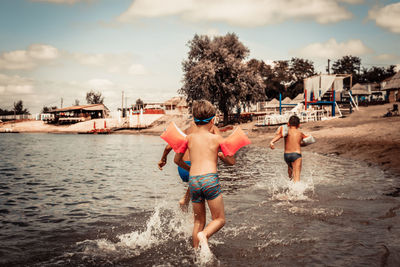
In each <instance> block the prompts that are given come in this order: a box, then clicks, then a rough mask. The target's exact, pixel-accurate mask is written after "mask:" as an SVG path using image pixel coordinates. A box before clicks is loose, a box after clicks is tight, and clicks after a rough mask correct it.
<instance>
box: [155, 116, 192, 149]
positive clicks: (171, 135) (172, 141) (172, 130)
mask: <svg viewBox="0 0 400 267" xmlns="http://www.w3.org/2000/svg"><path fill="white" fill-rule="evenodd" d="M160 137H161V138H162V139H164V141H165V142H167V143H168V144H169V145H170V146H171V147H172V149H173V150H174V151H175V153H185V151H186V149H187V143H188V142H187V139H186V134H185V133H184V132H182V131H181V129H179V128H178V126H176V124H175V123H174V122H171V123H170V124H169V125H168V127H167V129H166V130H165V131H164V132H163V133H162V134H161V136H160Z"/></svg>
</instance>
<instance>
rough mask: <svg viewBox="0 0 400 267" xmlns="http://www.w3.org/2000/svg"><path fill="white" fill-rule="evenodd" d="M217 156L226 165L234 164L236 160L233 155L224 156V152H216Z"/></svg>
mask: <svg viewBox="0 0 400 267" xmlns="http://www.w3.org/2000/svg"><path fill="white" fill-rule="evenodd" d="M218 157H219V158H220V159H221V160H222V161H223V162H225V163H226V164H228V165H235V164H236V160H235V157H234V156H224V153H222V152H218Z"/></svg>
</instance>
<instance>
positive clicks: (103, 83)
mask: <svg viewBox="0 0 400 267" xmlns="http://www.w3.org/2000/svg"><path fill="white" fill-rule="evenodd" d="M86 85H87V86H88V87H90V88H91V89H93V90H101V89H110V88H112V87H113V86H114V83H113V82H112V81H110V80H107V79H91V80H89V81H87V82H86Z"/></svg>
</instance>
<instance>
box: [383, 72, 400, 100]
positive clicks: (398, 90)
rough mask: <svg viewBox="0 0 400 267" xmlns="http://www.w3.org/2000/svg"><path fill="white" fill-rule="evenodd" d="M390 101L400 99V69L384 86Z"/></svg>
mask: <svg viewBox="0 0 400 267" xmlns="http://www.w3.org/2000/svg"><path fill="white" fill-rule="evenodd" d="M383 90H384V91H386V94H387V99H388V100H389V102H391V103H393V102H398V101H400V71H399V72H397V73H396V74H395V75H394V76H393V77H392V78H391V79H390V81H389V82H387V84H386V85H385V87H384V88H383Z"/></svg>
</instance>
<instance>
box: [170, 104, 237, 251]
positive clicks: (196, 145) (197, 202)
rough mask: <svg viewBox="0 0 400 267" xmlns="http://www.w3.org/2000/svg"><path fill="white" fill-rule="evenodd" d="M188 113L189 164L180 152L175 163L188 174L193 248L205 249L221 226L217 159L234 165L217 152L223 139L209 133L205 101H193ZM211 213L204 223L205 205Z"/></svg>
mask: <svg viewBox="0 0 400 267" xmlns="http://www.w3.org/2000/svg"><path fill="white" fill-rule="evenodd" d="M192 112H193V117H194V122H195V124H196V128H195V129H194V130H193V132H192V133H190V134H188V135H187V137H186V140H187V150H188V151H189V153H190V160H191V166H190V167H189V166H188V165H187V164H186V163H185V162H184V159H183V158H184V154H183V153H177V154H176V155H175V159H174V161H175V163H176V164H178V166H180V167H182V168H184V169H186V170H188V171H189V173H190V177H189V189H190V194H191V200H192V205H193V213H194V225H193V233H192V238H193V247H195V248H197V247H198V246H199V244H200V246H202V247H204V248H208V238H210V237H211V236H212V235H213V234H214V233H216V232H217V231H218V230H219V229H221V228H222V227H223V226H224V225H225V211H224V202H223V199H222V194H221V186H220V183H219V179H218V174H217V162H218V158H220V159H221V160H222V161H224V162H225V163H227V164H230V165H234V164H235V158H234V157H233V156H226V157H225V156H224V155H223V154H222V152H218V149H219V147H220V144H221V143H222V142H223V141H224V139H223V138H222V136H221V135H218V134H212V133H210V130H211V128H212V127H213V125H214V116H215V113H216V110H215V108H214V106H213V105H212V104H211V103H210V102H208V101H206V100H198V101H194V102H193V105H192ZM206 201H207V204H208V207H209V209H210V212H211V215H212V221H211V222H210V223H209V224H208V225H207V226H206V225H205V224H206V206H205V202H206Z"/></svg>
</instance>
